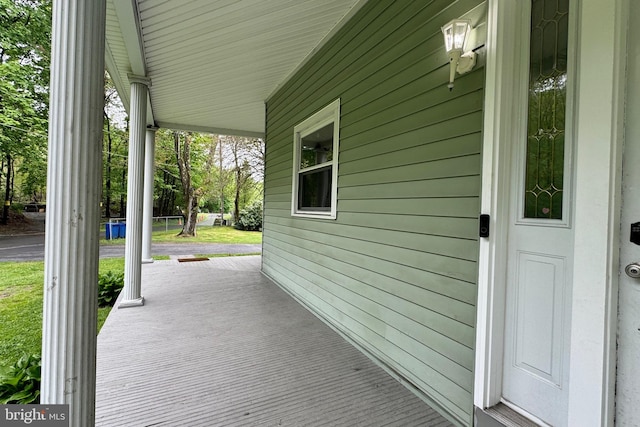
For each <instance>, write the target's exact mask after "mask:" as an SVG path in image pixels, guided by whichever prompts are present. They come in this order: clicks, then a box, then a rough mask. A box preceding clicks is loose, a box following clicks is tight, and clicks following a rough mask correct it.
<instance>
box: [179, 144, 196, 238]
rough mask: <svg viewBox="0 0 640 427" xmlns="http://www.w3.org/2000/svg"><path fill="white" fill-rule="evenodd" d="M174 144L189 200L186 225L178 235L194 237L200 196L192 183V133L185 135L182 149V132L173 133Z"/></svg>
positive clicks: (181, 179) (185, 195)
mask: <svg viewBox="0 0 640 427" xmlns="http://www.w3.org/2000/svg"><path fill="white" fill-rule="evenodd" d="M173 145H174V148H175V152H176V161H177V163H178V170H179V171H180V182H181V183H182V191H183V193H184V198H185V200H187V212H186V215H185V218H184V220H185V221H184V226H183V227H182V231H181V232H180V233H178V236H185V237H193V236H195V235H196V220H197V218H198V196H197V195H196V193H195V190H194V188H193V186H192V185H191V133H187V134H186V135H185V136H184V144H183V145H182V149H180V134H179V133H178V132H174V133H173Z"/></svg>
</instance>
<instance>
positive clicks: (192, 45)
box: [105, 0, 366, 137]
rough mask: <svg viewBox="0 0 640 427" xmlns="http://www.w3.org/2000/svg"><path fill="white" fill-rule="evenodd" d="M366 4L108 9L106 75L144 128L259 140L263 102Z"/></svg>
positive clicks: (283, 0) (153, 4) (150, 3)
mask: <svg viewBox="0 0 640 427" xmlns="http://www.w3.org/2000/svg"><path fill="white" fill-rule="evenodd" d="M364 3H366V0H321V1H320V0H269V1H264V0H188V1H186V0H185V1H181V2H180V3H179V5H178V4H177V3H176V2H169V1H166V0H107V19H106V54H105V55H106V58H105V59H106V68H107V71H108V72H109V74H110V76H111V78H112V80H113V82H114V84H115V86H116V89H117V91H118V93H119V94H120V97H121V99H122V102H123V104H124V106H125V109H126V110H127V111H129V102H130V101H129V83H130V76H131V75H135V76H144V77H147V78H149V79H150V80H151V86H150V90H149V100H148V103H149V105H148V106H149V108H148V109H147V110H148V113H147V125H153V126H159V127H165V128H171V129H182V130H191V131H200V132H211V133H220V134H229V135H241V136H250V137H261V136H263V135H264V132H265V107H264V103H265V100H266V99H267V98H268V97H269V96H270V94H272V93H273V92H274V91H275V90H276V89H277V88H279V87H280V86H281V85H282V84H283V83H284V82H286V81H287V79H288V78H289V76H291V75H292V74H293V73H295V71H296V70H297V69H299V68H300V67H301V66H302V65H303V64H304V63H305V61H306V59H307V58H309V57H310V56H312V55H313V53H314V52H315V51H316V50H317V49H319V48H320V47H321V46H322V45H323V44H324V43H325V42H326V41H327V40H328V39H329V38H330V37H331V36H332V35H333V34H334V33H335V32H336V31H337V30H338V29H339V28H340V27H341V26H342V25H343V24H344V23H345V22H346V21H347V20H348V19H349V18H350V17H351V16H352V15H353V14H354V13H355V12H356V11H357V10H358V9H359V8H360V7H361V6H362V5H363V4H364Z"/></svg>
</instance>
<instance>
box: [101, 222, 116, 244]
mask: <svg viewBox="0 0 640 427" xmlns="http://www.w3.org/2000/svg"><path fill="white" fill-rule="evenodd" d="M117 225H118V224H116V223H115V222H108V223H106V224H105V225H104V234H105V238H106V239H107V240H111V238H112V237H111V236H113V238H114V239H117V238H118V228H117V227H116V226H117Z"/></svg>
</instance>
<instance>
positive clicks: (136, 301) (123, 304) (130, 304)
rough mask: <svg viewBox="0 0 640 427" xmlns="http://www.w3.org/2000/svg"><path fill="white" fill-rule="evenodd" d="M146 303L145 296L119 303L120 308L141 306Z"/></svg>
mask: <svg viewBox="0 0 640 427" xmlns="http://www.w3.org/2000/svg"><path fill="white" fill-rule="evenodd" d="M143 305H144V297H140V298H136V299H131V300H127V301H122V302H121V303H120V304H118V308H127V307H140V306H143Z"/></svg>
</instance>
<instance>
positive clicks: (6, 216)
mask: <svg viewBox="0 0 640 427" xmlns="http://www.w3.org/2000/svg"><path fill="white" fill-rule="evenodd" d="M11 163H12V162H11V154H7V181H6V186H5V191H4V206H3V209H2V221H1V223H2V224H3V225H6V224H7V222H8V221H9V207H10V206H11Z"/></svg>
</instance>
